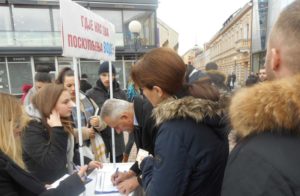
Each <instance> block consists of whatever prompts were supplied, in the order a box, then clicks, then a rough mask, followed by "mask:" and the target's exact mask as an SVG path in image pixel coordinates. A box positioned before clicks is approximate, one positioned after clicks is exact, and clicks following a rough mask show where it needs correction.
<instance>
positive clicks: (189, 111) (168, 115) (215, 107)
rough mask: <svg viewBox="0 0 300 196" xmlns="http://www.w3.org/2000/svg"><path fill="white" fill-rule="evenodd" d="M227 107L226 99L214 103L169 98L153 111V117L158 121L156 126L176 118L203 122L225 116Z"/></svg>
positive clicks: (192, 99) (201, 100)
mask: <svg viewBox="0 0 300 196" xmlns="http://www.w3.org/2000/svg"><path fill="white" fill-rule="evenodd" d="M221 100H222V101H221ZM223 100H224V101H223ZM225 106H226V103H225V99H220V101H218V102H214V101H210V100H205V99H197V98H194V97H191V96H189V97H184V98H181V99H175V98H169V99H167V100H165V101H164V102H162V103H160V104H159V105H158V106H157V107H156V108H155V109H154V110H153V116H154V117H155V119H156V125H160V124H162V123H163V122H165V121H168V120H171V119H175V118H192V119H194V120H195V121H197V122H201V121H203V120H204V119H205V118H206V117H214V116H216V115H217V116H221V115H223V113H224V112H225Z"/></svg>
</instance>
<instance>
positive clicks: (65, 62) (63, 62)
mask: <svg viewBox="0 0 300 196" xmlns="http://www.w3.org/2000/svg"><path fill="white" fill-rule="evenodd" d="M57 61H58V70H57V71H58V72H59V71H60V70H61V69H62V68H64V67H71V68H72V69H73V60H72V58H70V57H57Z"/></svg>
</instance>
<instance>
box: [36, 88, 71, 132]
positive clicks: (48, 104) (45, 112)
mask: <svg viewBox="0 0 300 196" xmlns="http://www.w3.org/2000/svg"><path fill="white" fill-rule="evenodd" d="M64 91H67V90H66V89H65V88H64V86H63V85H62V84H47V85H46V86H45V87H43V88H42V89H41V90H40V91H39V92H38V93H37V94H36V95H35V96H34V97H33V98H32V104H33V106H34V107H35V108H36V109H37V110H38V111H39V112H40V114H41V117H42V123H43V125H44V126H45V127H47V129H48V131H49V130H50V127H49V125H48V123H47V118H49V117H50V114H51V112H52V110H53V109H54V108H55V106H56V103H57V101H58V99H59V97H60V96H61V94H62V93H63V92H64ZM61 122H62V124H63V126H64V129H65V131H67V132H69V133H71V134H74V133H73V128H72V124H71V120H70V118H69V117H61Z"/></svg>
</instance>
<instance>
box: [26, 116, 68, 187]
mask: <svg viewBox="0 0 300 196" xmlns="http://www.w3.org/2000/svg"><path fill="white" fill-rule="evenodd" d="M50 132H51V135H49V132H48V131H47V129H46V127H44V126H43V125H42V123H41V122H38V121H36V120H32V121H31V122H30V123H29V125H28V126H27V127H26V128H25V130H24V132H23V136H22V147H23V160H24V163H25V164H26V166H27V169H28V170H29V172H30V173H31V174H32V175H33V176H35V177H37V178H38V179H39V180H40V181H42V182H44V183H52V182H53V181H55V180H57V179H58V178H60V177H62V176H63V175H64V174H66V173H68V171H67V167H66V164H67V146H68V133H67V132H66V131H64V128H63V127H53V128H51V130H50Z"/></svg>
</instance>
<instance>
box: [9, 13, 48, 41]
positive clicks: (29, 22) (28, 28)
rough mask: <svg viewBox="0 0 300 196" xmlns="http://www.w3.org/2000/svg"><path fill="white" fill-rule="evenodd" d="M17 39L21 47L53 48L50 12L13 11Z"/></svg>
mask: <svg viewBox="0 0 300 196" xmlns="http://www.w3.org/2000/svg"><path fill="white" fill-rule="evenodd" d="M13 18H14V27H15V31H16V32H15V39H16V44H17V45H19V46H49V45H50V46H51V45H53V41H54V40H53V35H52V32H51V31H52V30H51V20H50V11H49V9H47V8H19V7H15V8H14V9H13Z"/></svg>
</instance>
